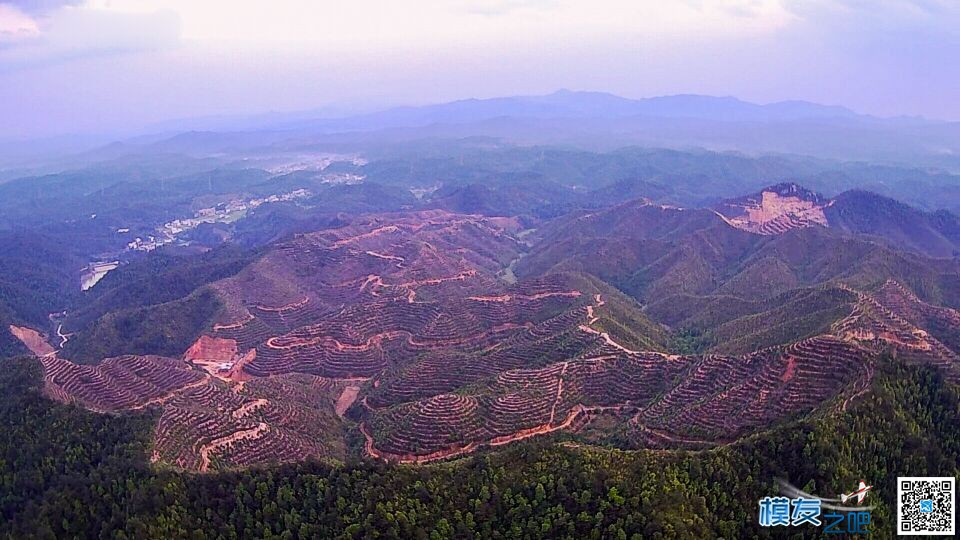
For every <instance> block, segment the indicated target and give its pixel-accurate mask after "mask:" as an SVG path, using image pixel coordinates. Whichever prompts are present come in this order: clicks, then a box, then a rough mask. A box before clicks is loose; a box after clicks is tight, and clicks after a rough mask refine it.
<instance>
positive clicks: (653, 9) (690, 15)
mask: <svg viewBox="0 0 960 540" xmlns="http://www.w3.org/2000/svg"><path fill="white" fill-rule="evenodd" d="M958 58H960V2H958V1H956V0H671V1H669V2H667V1H660V0H589V1H587V0H406V1H405V0H349V1H344V0H336V1H328V0H313V1H309V0H269V1H260V0H232V1H214V0H72V1H71V0H66V1H65V0H35V1H33V0H26V1H16V0H14V1H9V0H0V120H2V121H0V139H26V138H34V137H46V136H51V135H58V134H72V133H133V132H136V131H138V130H142V129H144V128H145V127H147V126H150V125H151V124H153V123H156V122H162V121H165V120H170V119H177V118H187V117H196V116H211V115H229V114H250V113H260V112H267V111H294V110H303V109H324V110H326V111H328V112H330V113H335V112H337V111H351V110H363V109H373V108H379V107H384V106H389V105H396V104H425V103H435V102H440V101H449V100H454V99H461V98H468V97H492V96H500V95H516V94H543V93H549V92H552V91H554V90H557V89H559V88H569V89H575V90H577V89H582V90H602V91H608V92H613V93H616V94H619V95H623V96H627V97H647V96H655V95H664V94H676V93H701V94H712V95H733V96H737V97H740V98H742V99H746V100H750V101H756V102H761V103H766V102H771V101H778V100H784V99H805V100H810V101H817V102H821V103H827V104H841V105H846V106H848V107H851V108H853V109H855V110H857V111H860V112H865V113H871V114H878V115H884V116H888V115H901V114H906V115H924V116H927V117H930V118H939V119H948V120H960V99H957V96H960V67H958V60H957V59H958Z"/></svg>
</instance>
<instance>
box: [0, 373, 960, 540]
mask: <svg viewBox="0 0 960 540" xmlns="http://www.w3.org/2000/svg"><path fill="white" fill-rule="evenodd" d="M40 388H41V380H40V369H39V366H38V365H37V362H36V361H35V360H32V359H16V360H8V361H6V365H5V366H4V369H3V370H2V371H0V428H2V429H3V432H4V437H2V438H0V537H3V538H33V537H36V538H65V537H78V538H98V537H101V538H106V537H111V538H198V539H202V538H254V537H262V538H318V537H322V538H328V537H343V538H373V537H384V538H481V537H482V538H502V537H529V538H546V537H550V538H558V537H563V538H711V537H720V536H722V537H726V538H738V537H739V538H742V537H749V536H766V535H767V534H768V533H769V531H765V530H761V529H760V528H759V527H758V526H757V523H756V521H757V519H756V508H757V501H758V499H759V498H761V497H763V496H765V495H774V494H775V493H776V487H775V479H777V478H786V479H788V480H790V481H791V482H792V483H794V484H796V485H798V486H800V487H801V488H803V489H804V490H806V491H810V492H813V493H816V494H820V495H824V496H830V495H832V494H835V493H838V492H841V491H842V490H844V489H846V488H848V487H849V486H850V485H854V482H855V481H856V480H859V479H860V478H864V479H867V480H868V481H869V482H870V483H872V484H873V485H874V486H875V488H874V489H875V492H876V495H877V500H876V501H875V502H876V504H877V507H876V508H875V509H874V510H873V520H872V523H871V528H872V530H873V533H874V537H876V538H885V537H890V536H892V534H893V529H892V528H893V526H894V523H895V519H896V518H895V513H894V511H893V510H892V504H893V499H894V495H893V494H894V493H896V477H897V476H898V475H920V476H923V475H937V476H942V475H955V474H957V473H958V472H960V471H958V463H960V391H958V389H957V387H955V386H951V385H949V384H947V383H944V382H943V380H942V379H941V378H940V377H939V376H938V375H937V374H936V373H935V372H933V371H932V370H929V369H925V368H913V367H903V366H901V365H898V364H894V363H892V362H886V363H884V364H883V365H882V367H881V372H880V373H878V376H877V377H876V378H875V380H874V382H873V386H872V390H873V391H872V392H871V393H870V394H868V395H867V396H866V397H865V398H864V399H862V400H858V401H857V402H856V404H855V405H854V406H853V407H852V408H851V409H850V410H848V411H846V412H844V413H840V414H827V415H824V416H821V417H819V418H814V419H811V420H808V421H805V422H803V423H798V424H792V425H788V426H785V427H782V428H779V429H777V430H776V431H774V432H771V433H768V434H765V435H764V436H763V437H752V438H748V439H745V440H743V441H740V442H738V443H736V444H734V445H731V446H725V447H721V448H718V449H715V450H710V451H704V452H697V453H694V452H648V451H633V452H624V451H618V450H612V449H605V448H601V447H584V446H575V445H573V444H568V445H556V444H550V442H548V441H539V442H534V443H521V444H518V445H515V446H511V447H510V448H507V449H505V450H503V451H500V452H497V453H485V454H479V455H476V456H473V457H468V458H465V459H461V460H457V461H453V462H448V463H441V464H437V465H432V466H392V465H385V464H382V463H373V462H363V463H349V464H346V465H330V464H326V463H321V462H305V463H300V464H295V465H287V466H283V467H279V468H270V469H250V470H246V471H242V472H233V473H221V474H210V475H195V474H185V473H180V472H177V471H174V470H169V469H159V468H154V467H152V466H151V465H150V464H149V463H148V459H147V458H148V455H149V442H148V438H149V433H150V428H151V424H152V421H153V418H152V416H151V414H150V413H143V414H138V415H123V416H107V415H97V414H94V413H90V412H87V411H84V410H81V409H79V408H76V407H72V406H66V405H61V404H56V403H54V402H52V401H48V400H47V399H45V398H44V397H42V395H41V393H40ZM797 532H800V531H799V530H798V531H797ZM802 532H803V533H805V534H807V535H809V536H816V535H818V534H821V532H822V530H821V529H807V530H803V531H802Z"/></svg>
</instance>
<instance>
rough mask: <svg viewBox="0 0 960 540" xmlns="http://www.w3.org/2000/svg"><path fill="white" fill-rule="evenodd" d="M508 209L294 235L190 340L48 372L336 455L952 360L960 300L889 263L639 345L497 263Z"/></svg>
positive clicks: (708, 438)
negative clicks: (716, 328)
mask: <svg viewBox="0 0 960 540" xmlns="http://www.w3.org/2000/svg"><path fill="white" fill-rule="evenodd" d="M766 203H770V204H774V203H775V204H774V205H775V206H776V205H781V206H782V205H783V204H786V203H784V202H783V201H781V200H779V199H777V200H772V201H766V202H765V203H764V204H766ZM797 204H799V205H800V206H799V208H801V209H809V208H808V206H809V205H808V204H807V203H803V204H800V203H797ZM768 206H769V205H768ZM763 208H764V205H760V206H758V207H757V208H753V209H752V210H750V211H751V212H760V211H761V210H763ZM755 217H756V216H755ZM761 217H763V216H761ZM505 223H506V225H505ZM511 230H512V229H511V228H510V222H509V221H508V220H507V221H504V220H499V221H498V220H492V219H487V218H481V217H477V216H463V215H456V214H449V213H445V212H439V211H437V212H422V213H415V214H403V215H390V216H372V217H366V218H357V220H356V221H355V222H354V223H352V224H351V225H349V226H346V227H343V228H341V229H335V230H328V231H323V232H319V233H311V234H305V235H300V236H297V237H295V238H293V239H291V240H289V241H286V242H284V243H282V244H278V245H275V246H273V248H272V249H270V250H269V251H267V253H266V254H265V255H264V256H263V257H262V258H261V259H259V260H257V261H256V262H254V263H252V264H250V265H248V266H247V267H246V268H244V269H243V270H242V271H240V272H239V273H238V274H237V275H235V276H233V277H230V278H227V279H224V280H222V281H219V282H216V283H213V284H212V285H211V287H212V289H213V290H215V291H217V293H218V295H219V297H220V299H221V301H222V303H223V305H224V306H225V309H224V310H223V313H222V314H221V315H220V319H219V320H218V321H216V323H215V324H214V325H213V326H212V327H211V328H210V330H209V331H208V332H207V333H206V335H204V336H202V337H201V338H200V339H199V340H197V341H196V342H195V343H194V344H193V346H191V347H190V348H189V349H188V350H187V351H185V352H184V354H183V357H182V358H181V359H170V358H160V357H137V356H128V357H120V358H112V359H107V360H104V361H103V362H102V363H101V364H99V365H97V366H80V365H76V364H73V363H71V362H68V361H66V360H63V359H60V358H57V357H56V354H50V355H47V356H45V357H44V358H43V359H42V361H43V363H44V368H45V370H46V379H47V390H48V393H49V394H50V395H52V396H54V397H57V398H58V399H62V400H65V401H76V402H79V403H81V404H83V405H84V406H86V407H89V408H91V409H94V410H99V411H116V410H122V409H134V408H143V407H149V406H155V407H159V408H160V409H161V412H160V419H159V422H158V426H157V431H156V444H155V448H154V454H153V457H154V459H155V460H157V461H160V462H163V463H168V464H171V465H174V466H177V467H182V468H186V469H192V470H198V471H208V470H218V469H227V468H235V467H242V466H248V465H253V464H260V463H268V462H278V461H293V460H298V459H304V458H307V457H316V458H321V457H331V458H344V457H345V456H346V455H347V445H346V440H347V433H348V431H349V430H358V431H359V432H360V435H362V437H363V440H364V452H365V454H366V455H368V456H371V457H375V458H380V459H387V460H394V461H403V462H425V461H431V460H435V459H443V458H449V457H453V456H459V455H463V454H465V453H468V452H471V451H474V450H476V449H478V448H481V447H496V446H500V445H503V444H508V443H511V442H514V441H518V440H523V439H526V438H529V437H534V436H539V435H544V434H548V433H553V432H557V431H561V430H566V431H576V430H577V429H578V428H580V427H582V426H583V425H585V424H588V423H591V422H592V421H593V420H594V419H596V418H597V417H598V416H599V415H603V416H604V417H605V418H610V417H612V418H614V419H615V421H616V425H618V426H620V428H621V430H620V433H621V434H622V435H625V436H626V438H627V439H630V440H632V441H634V442H635V443H636V444H638V445H644V446H651V447H664V448H667V447H704V446H709V445H714V444H721V443H725V442H728V441H731V440H734V439H736V438H737V437H741V436H743V435H745V434H748V433H752V432H755V431H757V430H761V429H764V428H766V427H768V426H770V425H772V424H773V423H775V422H778V421H781V420H784V419H787V418H793V417H797V416H800V415H804V414H809V413H810V412H812V411H814V410H816V409H818V408H820V407H822V406H824V404H828V405H829V406H831V407H833V406H836V407H839V408H845V407H846V406H847V405H848V404H849V403H850V402H851V401H853V400H855V399H856V398H857V397H859V396H860V395H861V394H862V393H863V392H864V391H866V389H867V388H868V384H869V381H870V379H871V377H872V374H873V371H874V363H875V362H876V361H877V358H879V354H880V353H882V352H884V351H890V350H892V351H893V352H894V353H895V354H897V355H899V356H901V357H903V358H907V359H908V360H910V361H914V362H922V363H926V364H932V365H935V366H938V367H939V368H941V369H943V370H944V371H946V372H947V373H948V374H955V373H956V369H957V355H956V353H955V349H951V344H952V343H954V342H952V341H950V336H955V335H956V333H957V330H958V329H960V322H958V321H960V316H958V315H957V312H955V311H953V310H949V309H946V308H938V307H935V306H932V305H930V304H927V303H924V302H922V301H920V300H919V299H917V297H916V296H915V295H913V293H912V292H910V291H909V290H908V289H906V288H905V287H903V286H901V285H899V284H897V283H894V282H889V283H887V284H886V285H884V286H883V287H880V288H879V289H878V290H876V291H873V292H864V291H859V290H854V289H850V288H847V287H844V286H843V285H838V286H839V287H841V288H845V289H846V290H849V291H850V293H852V294H853V295H855V297H856V303H855V306H854V308H853V311H852V312H851V313H850V315H849V316H848V317H846V318H844V319H843V320H841V321H838V322H837V323H836V324H835V325H834V326H833V327H832V328H831V329H830V333H829V334H823V335H817V336H815V337H811V338H808V339H804V340H802V341H800V342H797V343H792V344H785V345H781V346H776V347H772V348H768V349H764V350H761V351H758V352H754V353H752V354H746V355H740V356H726V355H706V356H703V355H699V356H678V355H669V354H666V353H664V352H663V351H664V350H666V349H665V347H664V343H663V342H662V341H656V339H657V338H653V337H651V338H649V341H643V340H640V341H639V342H641V343H651V344H652V345H650V346H651V347H662V349H661V350H659V351H638V350H633V349H635V348H640V346H638V345H632V346H627V345H625V343H627V341H626V340H624V339H623V338H622V337H621V336H619V335H617V330H616V329H618V328H620V329H623V328H630V329H631V330H633V329H634V328H635V327H636V324H633V326H631V324H632V323H630V322H626V321H631V320H632V321H639V322H640V323H643V324H649V325H650V328H654V327H655V326H654V323H652V322H649V320H648V319H646V318H645V317H644V315H643V313H642V312H641V311H640V310H639V306H636V305H635V304H631V303H630V301H629V300H628V299H626V297H617V298H618V299H616V301H614V298H613V297H614V296H616V295H617V294H618V293H616V292H615V291H611V290H610V289H602V284H598V282H594V281H591V280H589V279H586V278H584V277H583V276H579V275H576V274H551V275H547V276H544V277H540V278H536V279H528V280H523V281H520V282H518V283H515V284H511V285H507V284H505V283H503V282H501V281H499V280H498V279H497V278H496V275H497V274H498V273H499V272H501V271H502V270H503V269H504V268H505V267H507V266H508V265H509V264H510V263H511V261H513V260H515V259H516V258H517V257H518V256H519V255H520V252H521V250H522V249H523V245H522V244H521V243H520V242H519V241H518V240H517V239H516V238H515V237H514V236H512V234H511V232H510V231H511ZM631 310H632V311H631ZM618 317H626V319H625V320H620V319H617V318H618ZM644 338H645V339H646V336H644ZM631 343H638V341H636V340H634V341H632V342H631ZM601 424H602V425H603V426H606V427H602V428H601V429H608V430H609V429H610V428H609V426H610V423H609V422H606V421H605V422H602V423H600V422H596V423H592V424H591V425H596V426H600V425H601Z"/></svg>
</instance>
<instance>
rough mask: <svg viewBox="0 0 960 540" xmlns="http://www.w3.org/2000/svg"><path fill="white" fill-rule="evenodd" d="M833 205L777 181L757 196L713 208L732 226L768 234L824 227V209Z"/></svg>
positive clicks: (807, 192)
mask: <svg viewBox="0 0 960 540" xmlns="http://www.w3.org/2000/svg"><path fill="white" fill-rule="evenodd" d="M832 204H833V201H828V200H825V199H824V198H823V197H821V196H820V195H819V194H816V193H814V192H812V191H808V190H806V189H804V188H802V187H800V186H798V185H797V184H779V185H776V186H771V187H769V188H766V189H764V190H762V191H761V192H760V193H758V194H756V195H749V196H747V197H742V198H739V199H731V200H729V201H725V202H724V203H721V204H720V205H719V206H718V207H717V208H716V209H715V210H716V212H717V214H718V215H719V216H721V217H722V218H723V219H724V221H726V222H727V223H728V224H730V225H731V226H733V227H736V228H738V229H741V230H744V231H749V232H752V233H756V234H763V235H771V234H780V233H783V232H786V231H789V230H791V229H797V228H803V227H814V226H821V227H826V226H827V217H826V215H824V209H825V208H827V207H829V206H831V205H832Z"/></svg>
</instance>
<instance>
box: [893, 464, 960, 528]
mask: <svg viewBox="0 0 960 540" xmlns="http://www.w3.org/2000/svg"><path fill="white" fill-rule="evenodd" d="M955 487H956V479H955V478H952V477H949V476H947V477H943V478H936V477H918V476H907V477H900V478H897V534H903V535H920V534H929V535H944V536H949V535H953V534H955V532H956V511H955V508H956V490H955Z"/></svg>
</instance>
